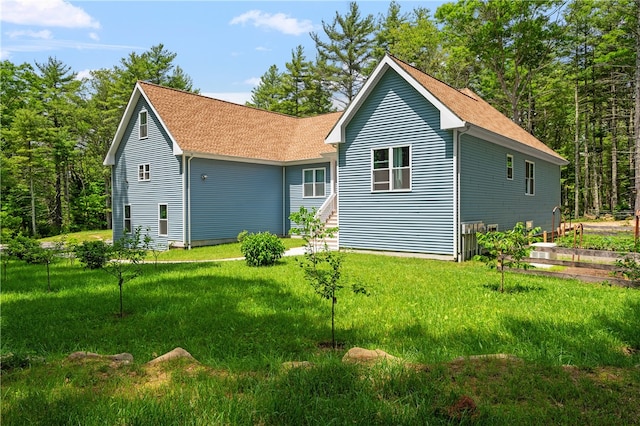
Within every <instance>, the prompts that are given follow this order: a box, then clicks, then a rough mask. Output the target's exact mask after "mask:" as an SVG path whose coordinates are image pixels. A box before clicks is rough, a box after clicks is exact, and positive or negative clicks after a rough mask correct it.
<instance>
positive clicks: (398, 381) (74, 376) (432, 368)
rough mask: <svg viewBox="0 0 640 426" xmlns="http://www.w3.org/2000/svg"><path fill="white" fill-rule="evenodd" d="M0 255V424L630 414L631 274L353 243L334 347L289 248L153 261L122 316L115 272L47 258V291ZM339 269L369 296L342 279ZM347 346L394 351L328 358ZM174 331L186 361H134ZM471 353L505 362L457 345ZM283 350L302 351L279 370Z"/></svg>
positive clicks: (37, 274)
mask: <svg viewBox="0 0 640 426" xmlns="http://www.w3.org/2000/svg"><path fill="white" fill-rule="evenodd" d="M290 241H295V240H290ZM197 250H200V249H195V250H191V251H190V252H189V251H182V252H184V253H191V254H193V253H197ZM207 256H209V255H207ZM224 257H226V255H225V256H224ZM4 272H5V271H3V276H2V294H1V302H2V318H1V326H2V330H1V331H2V339H1V341H0V345H1V346H0V352H1V353H2V355H4V356H5V359H7V358H6V355H7V354H9V353H13V354H14V357H13V358H12V359H13V360H14V361H12V362H13V365H14V366H15V367H16V368H13V369H11V370H10V371H4V370H3V374H2V406H1V410H2V411H1V413H2V419H3V425H4V424H43V425H44V424H47V425H48V424H83V425H92V424H96V425H97V424H144V425H157V424H202V425H205V424H247V425H248V424H269V425H271V424H272V425H280V424H292V425H293V424H363V425H364V424H367V425H369V424H407V425H410V424H427V423H429V424H451V423H456V424H457V423H460V421H461V420H462V421H463V422H467V423H474V422H475V423H480V424H530V423H531V421H532V419H535V421H533V423H536V424H585V423H588V424H633V422H634V421H637V419H638V418H640V417H638V416H640V408H639V407H638V404H637V400H638V398H640V368H638V367H637V365H638V364H640V333H639V332H638V330H640V291H639V290H637V289H624V288H617V287H610V286H608V285H603V284H585V283H581V282H578V281H573V280H560V279H553V278H547V277H537V276H525V275H519V274H516V273H508V274H507V279H506V283H505V289H506V292H505V293H504V294H501V293H499V292H497V291H496V290H495V289H496V287H497V283H498V281H499V275H498V274H497V273H496V272H494V271H490V270H488V269H487V268H485V267H484V265H482V264H479V263H475V262H467V263H462V264H456V263H449V262H440V261H432V260H424V259H411V258H393V257H385V256H376V255H364V254H353V253H350V254H347V255H346V259H345V262H344V274H343V278H344V283H345V287H346V288H345V289H343V290H342V291H341V292H340V293H339V294H338V303H337V305H336V309H337V311H336V330H337V336H336V337H337V339H338V340H339V341H340V342H341V343H343V346H342V347H341V349H340V350H338V351H336V352H333V351H331V350H327V349H325V348H324V345H323V343H325V342H327V341H329V340H330V338H331V335H330V332H331V324H330V304H329V303H328V302H327V301H324V300H321V299H319V298H318V296H317V295H315V294H314V293H313V291H312V289H311V287H310V286H309V285H308V284H307V283H306V282H305V281H304V278H303V274H302V271H301V269H300V267H299V266H298V263H297V261H296V259H295V258H292V257H288V258H283V259H282V260H280V261H279V262H278V264H277V265H275V266H273V267H265V268H252V267H248V266H247V265H246V264H245V263H244V262H243V261H231V262H207V263H178V264H169V263H158V264H157V265H155V264H154V262H153V261H150V262H148V263H147V264H146V265H145V267H144V273H143V275H142V276H140V277H138V278H136V279H134V280H133V281H131V282H129V283H126V284H125V288H124V310H125V317H124V318H123V319H120V318H118V316H117V314H118V310H119V305H118V288H117V283H116V281H115V279H114V278H113V277H111V276H110V275H108V274H106V273H105V272H103V271H100V270H98V271H87V270H84V269H82V268H81V266H80V265H79V264H78V262H77V261H76V262H75V263H74V264H73V265H71V264H70V260H69V259H64V260H60V261H59V262H58V263H56V264H54V265H53V266H52V287H53V289H54V291H53V292H51V293H49V292H47V291H46V270H45V268H44V266H41V265H33V266H28V265H25V264H22V263H18V262H14V261H11V262H9V264H8V269H7V270H6V278H5V277H4ZM351 283H357V284H360V285H364V286H365V287H366V288H367V289H368V290H369V292H370V295H369V296H368V297H366V296H362V295H355V294H353V293H351V292H350V291H349V289H348V287H349V286H350V284H351ZM355 346H358V347H364V348H368V349H376V348H379V349H382V350H384V351H386V352H388V353H390V354H392V355H395V356H397V357H400V358H402V359H403V360H404V362H405V363H408V364H404V365H406V367H403V366H402V365H386V366H384V365H383V366H379V367H359V366H351V365H345V364H343V363H341V362H340V359H341V357H342V355H343V354H344V353H345V351H346V350H347V349H348V348H351V347H355ZM175 347H182V348H184V349H186V350H187V351H189V352H190V353H191V354H192V355H193V356H194V357H195V358H196V359H197V360H198V361H199V362H200V364H193V363H189V362H177V363H173V364H169V365H167V366H165V367H156V368H149V367H145V366H144V363H146V362H147V361H149V360H151V359H153V358H154V357H156V356H157V355H161V354H163V353H165V352H168V351H170V350H172V349H174V348H175ZM75 351H90V352H96V353H100V354H115V353H121V352H129V353H131V354H132V355H133V356H134V360H135V361H134V364H132V365H128V366H121V367H117V366H114V365H112V364H110V363H109V362H98V361H96V362H86V363H80V364H78V363H74V362H71V361H67V360H66V357H67V356H68V355H69V354H70V353H72V352H75ZM481 354H510V355H513V356H516V357H518V358H519V359H520V361H511V362H505V361H495V360H494V361H491V360H489V361H482V362H471V361H466V362H459V361H455V362H454V360H455V359H456V358H458V357H460V356H471V355H481ZM285 361H310V362H312V363H314V365H315V367H312V368H306V369H293V370H285V369H283V368H282V363H283V362H285ZM4 364H5V365H6V364H7V363H6V362H5V363H4ZM29 365H30V366H29ZM567 366H570V367H567ZM7 368H8V367H7ZM3 369H5V367H4V366H3ZM464 396H468V397H470V398H471V399H472V400H473V401H475V404H476V408H475V409H473V410H469V411H468V412H463V413H462V414H460V413H458V412H457V411H455V410H456V409H455V406H456V404H457V403H458V402H459V401H460V400H461V399H463V397H464ZM452 410H453V411H452ZM463 411H464V410H463ZM465 413H466V414H465ZM634 419H635V420H634Z"/></svg>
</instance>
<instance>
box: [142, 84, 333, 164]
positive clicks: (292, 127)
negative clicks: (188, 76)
mask: <svg viewBox="0 0 640 426" xmlns="http://www.w3.org/2000/svg"><path fill="white" fill-rule="evenodd" d="M138 84H139V86H140V88H141V90H142V91H143V92H144V94H145V96H146V97H147V99H149V101H150V102H151V105H152V106H153V108H154V109H155V110H156V111H157V113H158V114H159V115H160V117H161V119H162V121H163V122H164V124H165V126H166V128H167V131H168V132H169V133H170V134H171V135H172V136H173V138H174V140H175V141H176V142H177V144H178V145H179V146H180V148H181V149H182V151H184V152H193V153H200V154H211V155H219V156H229V157H239V158H244V159H257V160H266V161H276V162H286V161H300V160H307V159H317V158H321V156H322V154H326V153H332V152H335V148H334V147H332V146H329V145H327V144H325V143H324V138H325V136H326V135H327V133H328V132H329V130H330V129H331V127H332V126H333V125H334V124H335V122H336V121H337V120H338V117H339V116H340V113H330V114H323V115H319V116H316V117H308V118H297V117H291V116H287V115H283V114H278V113H274V112H269V111H264V110H260V109H256V108H251V107H247V106H242V105H237V104H233V103H230V102H226V101H221V100H217V99H213V98H208V97H206V96H201V95H197V94H193V93H189V92H184V91H180V90H176V89H170V88H166V87H162V86H158V85H155V84H151V83H147V82H138Z"/></svg>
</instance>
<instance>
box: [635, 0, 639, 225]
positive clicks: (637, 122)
mask: <svg viewBox="0 0 640 426" xmlns="http://www.w3.org/2000/svg"><path fill="white" fill-rule="evenodd" d="M635 37H636V69H635V73H636V76H635V77H636V79H635V80H636V81H635V88H634V91H635V102H634V116H633V139H634V148H635V149H634V158H635V160H636V161H635V162H636V164H635V179H634V182H635V186H634V188H635V191H636V201H635V206H634V209H635V211H636V212H638V210H640V0H636V31H635Z"/></svg>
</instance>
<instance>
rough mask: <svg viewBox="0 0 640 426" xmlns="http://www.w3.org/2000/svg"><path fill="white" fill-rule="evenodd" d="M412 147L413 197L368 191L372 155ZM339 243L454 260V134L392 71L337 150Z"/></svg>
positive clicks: (353, 119) (358, 116) (366, 102)
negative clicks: (404, 146) (379, 151)
mask: <svg viewBox="0 0 640 426" xmlns="http://www.w3.org/2000/svg"><path fill="white" fill-rule="evenodd" d="M399 145H410V146H411V156H412V158H411V163H412V164H411V166H412V190H411V192H386V193H372V192H371V155H372V153H371V150H372V149H373V148H384V147H389V146H399ZM338 166H339V172H338V182H339V183H338V185H339V191H338V193H339V207H338V210H339V227H340V246H341V247H349V248H358V249H375V250H392V251H407V252H419V253H433V254H446V255H453V252H454V244H453V243H454V242H453V236H454V232H453V231H454V230H453V224H454V219H453V203H454V197H453V195H454V189H453V135H452V132H450V131H443V130H440V114H439V111H438V110H437V109H436V108H435V107H434V106H433V105H431V104H430V103H429V102H427V101H426V100H425V99H424V97H423V96H422V95H420V94H419V93H418V92H417V91H416V90H415V89H414V88H413V87H411V86H410V85H409V84H408V83H407V82H406V81H404V80H403V79H402V78H400V77H399V76H398V75H397V74H396V73H395V71H392V70H389V71H387V72H386V74H385V75H384V76H383V77H382V78H381V79H380V81H379V82H378V84H377V85H376V87H375V88H374V90H373V92H372V93H371V94H370V95H369V97H368V98H367V99H366V101H365V102H364V104H363V105H362V106H361V107H360V108H359V110H358V112H357V113H356V114H355V116H354V117H353V118H352V120H351V121H350V122H349V124H348V125H347V129H346V141H345V142H344V143H343V144H341V145H340V147H339V163H338Z"/></svg>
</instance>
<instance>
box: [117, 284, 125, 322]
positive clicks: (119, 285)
mask: <svg viewBox="0 0 640 426" xmlns="http://www.w3.org/2000/svg"><path fill="white" fill-rule="evenodd" d="M123 284H124V279H122V277H120V278H118V287H120V318H123V317H124V310H123V309H122V285H123Z"/></svg>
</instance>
